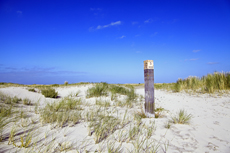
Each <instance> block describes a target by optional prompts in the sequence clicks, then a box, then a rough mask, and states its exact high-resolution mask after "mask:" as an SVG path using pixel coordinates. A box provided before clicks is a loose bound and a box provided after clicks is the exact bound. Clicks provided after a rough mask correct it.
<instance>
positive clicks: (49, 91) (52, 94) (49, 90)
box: [41, 88, 58, 98]
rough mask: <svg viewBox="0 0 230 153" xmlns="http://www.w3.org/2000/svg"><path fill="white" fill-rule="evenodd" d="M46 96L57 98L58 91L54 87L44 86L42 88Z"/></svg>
mask: <svg viewBox="0 0 230 153" xmlns="http://www.w3.org/2000/svg"><path fill="white" fill-rule="evenodd" d="M41 92H42V94H43V95H44V96H45V97H50V98H56V97H57V95H58V93H57V92H56V91H55V89H53V88H44V89H42V90H41Z"/></svg>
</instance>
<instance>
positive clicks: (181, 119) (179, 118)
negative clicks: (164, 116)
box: [171, 109, 192, 124]
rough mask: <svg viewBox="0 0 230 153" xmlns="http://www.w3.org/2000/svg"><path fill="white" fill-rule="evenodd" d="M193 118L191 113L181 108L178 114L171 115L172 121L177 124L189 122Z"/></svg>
mask: <svg viewBox="0 0 230 153" xmlns="http://www.w3.org/2000/svg"><path fill="white" fill-rule="evenodd" d="M191 118H192V115H191V114H187V112H186V111H185V110H183V109H182V110H180V111H179V112H178V114H177V115H175V116H172V117H171V122H172V123H175V124H189V122H190V120H191Z"/></svg>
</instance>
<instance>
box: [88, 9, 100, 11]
mask: <svg viewBox="0 0 230 153" xmlns="http://www.w3.org/2000/svg"><path fill="white" fill-rule="evenodd" d="M101 10H102V9H101V8H90V11H101Z"/></svg>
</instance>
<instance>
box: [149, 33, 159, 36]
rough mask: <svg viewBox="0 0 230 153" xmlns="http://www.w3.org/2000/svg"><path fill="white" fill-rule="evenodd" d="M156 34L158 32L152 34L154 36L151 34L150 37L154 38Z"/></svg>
mask: <svg viewBox="0 0 230 153" xmlns="http://www.w3.org/2000/svg"><path fill="white" fill-rule="evenodd" d="M157 34H158V32H154V34H151V35H150V37H154V36H156V35H157Z"/></svg>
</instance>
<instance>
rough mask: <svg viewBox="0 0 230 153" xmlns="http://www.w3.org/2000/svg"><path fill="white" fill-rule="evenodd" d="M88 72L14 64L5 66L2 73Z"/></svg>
mask: <svg viewBox="0 0 230 153" xmlns="http://www.w3.org/2000/svg"><path fill="white" fill-rule="evenodd" d="M82 73H86V72H80V71H64V70H56V68H55V67H46V68H43V67H36V66H35V67H22V68H17V67H12V66H3V67H2V70H1V73H0V74H2V75H3V74H9V75H14V76H17V75H20V76H23V75H31V76H34V75H37V76H46V75H64V74H65V75H68V74H71V75H73V74H82Z"/></svg>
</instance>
